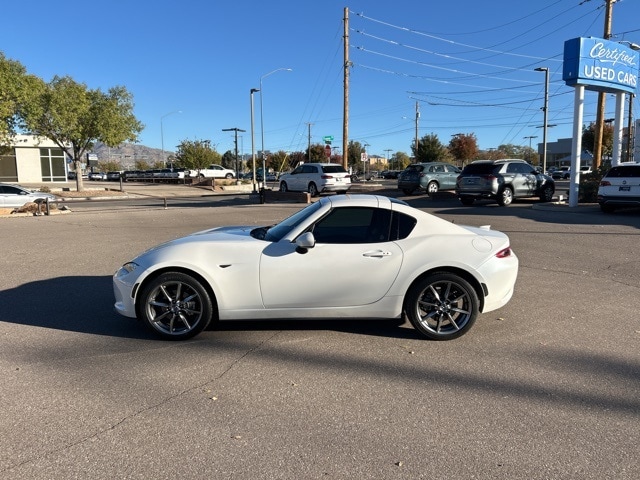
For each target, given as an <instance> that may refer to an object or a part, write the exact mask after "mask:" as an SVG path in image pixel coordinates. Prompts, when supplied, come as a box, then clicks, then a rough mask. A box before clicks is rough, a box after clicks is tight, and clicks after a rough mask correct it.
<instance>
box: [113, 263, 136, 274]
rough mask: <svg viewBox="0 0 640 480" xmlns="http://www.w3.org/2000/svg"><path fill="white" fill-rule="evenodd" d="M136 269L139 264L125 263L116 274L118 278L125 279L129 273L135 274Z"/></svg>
mask: <svg viewBox="0 0 640 480" xmlns="http://www.w3.org/2000/svg"><path fill="white" fill-rule="evenodd" d="M136 268H138V264H137V263H133V262H128V263H125V264H124V265H122V266H121V267H120V268H119V269H118V271H117V272H116V277H123V276H125V275H128V274H129V273H131V272H133V271H134V270H135V269H136Z"/></svg>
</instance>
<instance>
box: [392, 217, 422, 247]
mask: <svg viewBox="0 0 640 480" xmlns="http://www.w3.org/2000/svg"><path fill="white" fill-rule="evenodd" d="M416 223H418V221H417V220H416V219H415V218H413V217H412V216H410V215H406V214H404V213H400V212H393V216H392V218H391V230H390V232H389V240H391V241H393V240H402V239H403V238H407V237H408V236H409V234H410V233H411V232H412V231H413V229H414V227H415V226H416Z"/></svg>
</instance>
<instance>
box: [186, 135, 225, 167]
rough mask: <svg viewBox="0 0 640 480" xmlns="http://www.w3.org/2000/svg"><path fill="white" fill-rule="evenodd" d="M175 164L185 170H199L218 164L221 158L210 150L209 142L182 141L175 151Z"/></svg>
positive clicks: (213, 150)
mask: <svg viewBox="0 0 640 480" xmlns="http://www.w3.org/2000/svg"><path fill="white" fill-rule="evenodd" d="M175 155H176V163H177V165H178V166H180V167H182V168H185V169H187V170H197V171H198V173H200V170H202V169H203V168H207V167H208V166H209V165H211V164H214V163H217V164H220V161H221V157H220V154H219V153H218V152H216V151H215V149H212V148H211V141H210V140H182V141H181V142H180V144H179V145H178V147H177V150H176V153H175Z"/></svg>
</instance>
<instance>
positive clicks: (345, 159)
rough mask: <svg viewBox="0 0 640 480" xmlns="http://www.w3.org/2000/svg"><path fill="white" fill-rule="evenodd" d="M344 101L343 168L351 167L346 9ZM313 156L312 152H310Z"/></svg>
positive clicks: (346, 22)
mask: <svg viewBox="0 0 640 480" xmlns="http://www.w3.org/2000/svg"><path fill="white" fill-rule="evenodd" d="M343 43H344V101H343V111H342V115H343V119H342V166H343V167H344V168H345V170H346V169H347V168H348V166H349V158H348V157H349V154H348V152H349V67H351V62H350V61H349V8H348V7H345V8H344V42H343ZM309 154H311V150H309Z"/></svg>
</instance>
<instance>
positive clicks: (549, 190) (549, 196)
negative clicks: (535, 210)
mask: <svg viewBox="0 0 640 480" xmlns="http://www.w3.org/2000/svg"><path fill="white" fill-rule="evenodd" d="M555 191H556V189H555V188H553V185H545V186H544V187H542V191H541V192H540V201H541V202H550V201H552V200H553V194H554V193H555Z"/></svg>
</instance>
